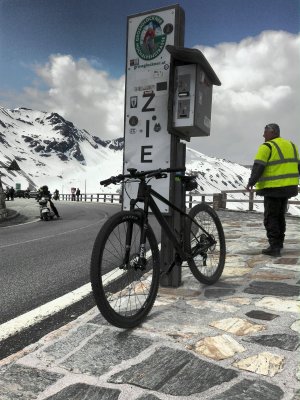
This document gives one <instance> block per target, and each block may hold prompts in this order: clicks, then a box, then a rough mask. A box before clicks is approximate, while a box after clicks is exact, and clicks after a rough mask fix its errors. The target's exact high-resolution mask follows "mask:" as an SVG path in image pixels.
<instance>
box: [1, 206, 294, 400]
mask: <svg viewBox="0 0 300 400" xmlns="http://www.w3.org/2000/svg"><path fill="white" fill-rule="evenodd" d="M219 215H220V218H221V220H222V223H223V226H224V230H225V235H226V245H227V258H226V266H225V270H224V273H223V275H222V277H221V279H220V281H219V282H218V283H217V284H215V285H214V286H205V285H202V284H199V283H198V282H197V281H196V280H195V278H194V277H193V276H192V275H191V273H190V272H189V270H188V268H184V269H183V285H182V286H181V287H179V288H177V289H173V288H160V291H159V295H158V297H157V300H156V303H155V306H154V308H153V310H152V312H151V313H150V314H149V316H148V318H147V319H146V321H145V322H144V323H143V324H142V325H141V326H140V327H138V328H136V329H134V330H131V331H130V330H121V329H117V328H114V327H112V326H110V325H109V324H108V323H107V322H106V321H105V320H104V319H103V318H102V316H101V315H100V314H99V312H98V310H97V309H96V308H93V309H92V310H90V311H89V312H88V313H86V314H84V315H82V316H81V317H80V318H78V319H77V320H76V321H72V322H71V323H69V324H68V325H66V326H64V327H63V328H60V329H59V330H57V331H54V332H52V333H51V334H48V335H47V336H45V337H44V338H42V339H41V340H40V341H39V342H37V343H36V344H34V345H31V346H29V347H28V348H25V349H23V350H22V351H21V352H19V353H17V354H14V355H12V356H10V357H9V358H7V359H4V360H2V361H0V399H1V400H14V399H18V400H29V399H37V400H44V399H49V400H50V399H51V400H66V399H74V400H75V399H76V400H77V399H78V400H81V399H89V400H96V399H101V400H125V399H128V400H129V399H130V400H131V399H133V400H158V399H160V400H165V399H173V400H174V399H178V400H187V399H189V400H195V399H201V400H202V399H203V400H206V399H207V400H208V399H209V400H261V399H262V400H280V399H283V400H299V399H300V382H299V380H300V368H299V343H300V337H299V332H300V314H299V303H298V298H299V291H300V285H299V284H300V274H299V272H300V262H299V261H300V240H299V232H300V230H299V228H300V219H297V218H288V219H287V234H286V241H285V244H284V249H283V250H282V256H281V257H280V258H271V257H268V256H264V255H262V254H261V249H262V248H263V247H266V239H265V231H264V228H263V225H262V215H261V214H256V213H238V212H226V211H221V212H219Z"/></svg>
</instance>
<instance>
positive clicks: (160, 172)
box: [100, 167, 185, 186]
mask: <svg viewBox="0 0 300 400" xmlns="http://www.w3.org/2000/svg"><path fill="white" fill-rule="evenodd" d="M127 171H129V174H125V175H123V174H119V175H117V176H111V177H110V178H108V179H104V180H103V181H100V185H103V186H108V185H110V184H111V183H113V184H114V185H115V184H117V183H119V182H122V181H124V180H125V179H127V178H135V179H142V178H144V177H147V178H151V177H154V178H156V179H160V178H165V177H166V176H164V174H165V173H171V172H184V171H185V168H179V167H178V168H164V169H163V168H158V169H152V170H148V171H138V170H136V169H135V168H128V169H127Z"/></svg>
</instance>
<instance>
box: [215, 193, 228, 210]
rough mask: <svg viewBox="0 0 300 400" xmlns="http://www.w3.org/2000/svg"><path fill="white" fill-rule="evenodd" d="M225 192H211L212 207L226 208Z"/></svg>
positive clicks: (217, 208)
mask: <svg viewBox="0 0 300 400" xmlns="http://www.w3.org/2000/svg"><path fill="white" fill-rule="evenodd" d="M226 200H227V194H226V193H224V192H221V193H214V194H213V209H214V210H219V209H221V208H222V209H226Z"/></svg>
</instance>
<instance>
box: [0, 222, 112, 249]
mask: <svg viewBox="0 0 300 400" xmlns="http://www.w3.org/2000/svg"><path fill="white" fill-rule="evenodd" d="M105 219H106V217H103V218H102V219H101V220H99V221H97V222H94V223H92V224H90V225H86V226H82V227H80V228H75V229H71V230H69V231H65V232H60V233H55V234H54V235H47V236H41V237H39V238H36V239H30V240H23V241H22V242H16V243H10V244H4V245H3V246H0V249H3V248H6V247H11V246H17V245H19V244H26V243H32V242H38V241H39V240H44V239H49V238H55V237H57V236H61V235H66V234H67V233H71V232H76V231H80V230H82V229H86V228H89V227H91V226H94V225H97V224H99V223H100V222H102V221H103V220H105Z"/></svg>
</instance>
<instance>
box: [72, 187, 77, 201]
mask: <svg viewBox="0 0 300 400" xmlns="http://www.w3.org/2000/svg"><path fill="white" fill-rule="evenodd" d="M75 193H76V188H73V187H72V188H71V200H72V201H75Z"/></svg>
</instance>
